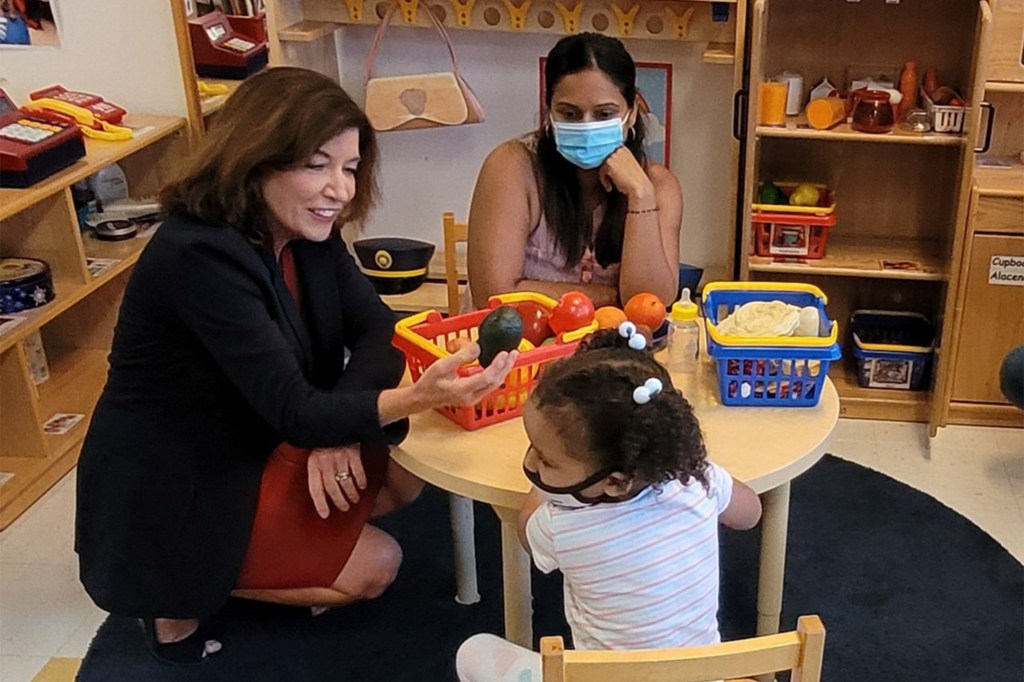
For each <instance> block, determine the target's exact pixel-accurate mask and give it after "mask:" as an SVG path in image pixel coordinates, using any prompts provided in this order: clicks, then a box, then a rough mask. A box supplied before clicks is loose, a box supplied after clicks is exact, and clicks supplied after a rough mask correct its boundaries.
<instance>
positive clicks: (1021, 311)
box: [953, 234, 1024, 403]
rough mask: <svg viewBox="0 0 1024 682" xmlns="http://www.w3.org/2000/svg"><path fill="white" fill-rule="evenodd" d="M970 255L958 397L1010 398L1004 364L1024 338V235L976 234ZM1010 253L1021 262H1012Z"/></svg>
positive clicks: (995, 400)
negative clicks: (1003, 383) (1002, 384)
mask: <svg viewBox="0 0 1024 682" xmlns="http://www.w3.org/2000/svg"><path fill="white" fill-rule="evenodd" d="M996 257H1001V261H1002V265H1000V264H999V263H998V262H996V260H995V259H996ZM969 258H970V266H969V268H970V269H969V270H968V273H967V291H966V296H965V298H964V310H963V317H962V323H961V324H960V329H959V330H958V331H959V333H960V335H961V336H960V346H959V348H958V349H957V357H956V365H955V370H954V371H955V373H956V374H955V376H954V378H953V400H958V401H964V402H981V403H1005V402H1006V399H1005V398H1003V394H1002V392H1001V391H1000V390H999V367H1000V365H1001V364H1002V362H1003V358H1004V357H1005V356H1006V354H1007V353H1008V352H1010V350H1011V349H1012V348H1015V347H1016V346H1019V345H1021V344H1024V281H1014V279H1013V278H1014V277H1015V276H1016V277H1022V278H1024V236H1004V235H989V234H978V235H975V236H974V238H973V239H972V240H971V249H970V255H969ZM1010 258H1013V259H1016V262H1017V263H1020V266H1019V267H1015V266H1014V264H1013V262H1009V263H1007V261H1008V259H1010ZM994 273H995V276H993V274H994Z"/></svg>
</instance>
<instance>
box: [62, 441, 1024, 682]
mask: <svg viewBox="0 0 1024 682" xmlns="http://www.w3.org/2000/svg"><path fill="white" fill-rule="evenodd" d="M446 499H447V496H446V495H445V494H444V493H442V492H441V491H438V490H436V489H429V488H428V490H426V491H425V492H424V494H423V496H422V497H421V498H420V499H419V500H418V501H417V502H416V503H415V504H414V505H412V506H410V507H409V508H407V509H405V510H402V511H401V512H399V513H397V514H395V515H394V516H392V517H390V518H388V519H386V521H385V523H382V524H381V525H382V526H385V527H386V529H387V530H388V531H389V532H391V533H393V534H394V535H395V536H396V537H397V538H398V540H399V542H400V543H401V544H402V547H403V548H404V550H405V564H404V565H403V567H402V570H401V572H400V574H399V577H398V579H397V580H396V582H395V584H394V585H393V586H392V587H391V589H390V590H389V591H388V592H387V593H386V594H385V595H384V596H383V597H382V598H381V599H379V600H377V601H375V602H372V603H366V604H360V605H358V606H354V607H351V608H347V609H341V610H336V611H332V612H329V613H327V614H326V615H323V616H320V617H318V618H315V619H311V618H308V617H305V616H304V615H303V613H304V612H300V611H298V610H290V609H284V608H278V607H268V606H263V605H255V604H251V603H245V602H237V601H233V602H232V603H230V604H229V605H228V607H227V608H226V609H225V610H224V612H223V613H222V614H221V617H220V619H219V623H218V626H219V627H220V628H221V633H222V637H221V639H222V641H223V643H224V651H223V652H221V653H220V654H217V655H216V656H214V657H213V658H211V659H209V660H208V661H206V662H204V663H201V664H198V665H195V666H190V667H182V668H176V667H173V666H168V665H164V664H161V663H159V662H157V661H156V660H154V659H152V658H151V657H150V656H149V655H148V653H147V652H146V650H145V647H144V643H143V639H142V631H141V629H140V628H139V626H138V623H137V621H135V620H133V619H129V618H122V617H115V616H112V617H110V618H108V619H107V621H106V622H105V623H104V624H103V625H102V626H101V627H100V630H99V632H98V633H97V634H96V637H95V639H94V640H93V642H92V645H91V647H90V649H89V653H88V655H87V656H86V658H85V661H84V663H83V665H82V668H81V672H80V673H79V677H78V679H79V680H82V681H83V682H99V681H101V680H132V681H135V680H147V681H149V680H153V681H154V682H160V681H164V680H168V681H169V680H218V681H220V680H247V681H248V680H275V681H276V680H335V681H341V682H345V681H351V682H376V681H381V682H384V681H386V682H449V681H451V680H454V679H455V675H454V654H455V650H456V649H457V647H458V645H459V643H460V642H462V641H463V640H464V639H465V638H466V637H468V636H469V635H471V634H474V633H477V632H494V633H500V632H501V629H502V605H501V583H500V576H501V557H500V540H499V530H498V523H497V519H496V518H495V516H494V514H493V513H492V512H491V511H490V510H489V509H488V508H486V507H484V506H482V505H478V506H477V553H478V559H479V566H480V583H481V585H480V588H481V593H482V595H483V600H482V601H481V603H479V604H476V605H474V606H469V607H465V606H459V605H457V604H456V603H455V602H454V601H453V598H452V597H453V590H454V588H453V585H454V577H453V574H452V560H451V554H452V550H451V541H450V533H449V530H448V514H447V507H446ZM791 505H792V508H791V513H790V531H789V551H788V565H787V571H786V591H785V602H784V613H783V619H782V620H783V628H785V629H792V628H793V627H795V623H796V618H797V616H799V615H801V614H805V613H817V614H819V615H820V616H821V618H822V620H823V621H824V622H825V627H826V629H827V631H828V634H827V639H826V647H825V671H824V678H823V679H824V680H826V682H846V681H849V682H863V681H865V680H871V681H872V682H880V681H884V682H916V681H918V680H929V681H930V682H945V681H948V682H954V681H955V682H969V681H971V680H978V681H979V682H980V681H982V680H984V681H985V682H997V681H998V682H1015V681H1020V680H1022V679H1024V586H1022V580H1024V568H1022V566H1021V565H1020V564H1019V563H1017V562H1016V561H1015V560H1014V559H1013V557H1012V556H1010V554H1009V553H1007V552H1006V550H1004V549H1003V548H1002V547H1000V546H999V545H998V544H997V543H996V542H995V541H994V540H993V539H992V538H990V537H989V536H988V535H986V534H985V533H984V532H982V531H981V530H979V529H978V528H977V527H975V526H974V525H973V524H972V523H970V522H969V521H967V520H966V519H965V518H963V517H962V516H960V515H959V514H957V513H955V512H953V511H952V510H950V509H948V508H946V507H945V506H943V505H942V504H941V503H939V502H937V501H936V500H934V499H932V498H931V497H929V496H927V495H925V494H923V493H920V492H918V491H916V490H914V489H912V488H909V487H908V486H905V485H903V484H902V483H899V482H897V481H894V480H892V479H890V478H888V477H886V476H884V475H882V474H879V473H876V472H873V471H871V470H869V469H865V468H863V467H860V466H858V465H856V464H852V463H849V462H845V461H843V460H840V459H838V458H835V457H832V456H826V457H825V458H824V459H823V460H822V461H821V462H820V463H819V464H818V465H817V466H815V467H814V468H813V469H812V470H811V471H809V472H808V473H807V474H805V475H803V476H801V477H800V478H799V479H797V480H796V481H794V483H793V490H792V500H791ZM722 547H723V553H722V614H721V621H722V631H723V635H724V636H725V638H727V639H732V638H737V637H744V636H749V635H751V634H752V633H753V628H754V623H755V611H754V607H755V594H756V576H757V556H758V534H757V532H756V531H755V532H749V533H735V532H724V533H723V535H722ZM533 589H534V600H535V610H536V614H535V618H534V631H535V633H536V634H537V636H538V637H539V636H540V635H542V634H545V635H546V634H561V635H563V636H566V637H568V634H569V633H568V629H567V627H566V625H565V620H564V618H563V616H562V599H561V581H560V579H559V578H558V577H557V575H556V576H542V575H540V574H535V575H534V584H533Z"/></svg>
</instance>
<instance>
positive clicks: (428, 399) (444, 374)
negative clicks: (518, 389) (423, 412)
mask: <svg viewBox="0 0 1024 682" xmlns="http://www.w3.org/2000/svg"><path fill="white" fill-rule="evenodd" d="M479 355H480V346H479V345H478V344H476V343H473V344H469V345H467V346H464V347H463V348H461V349H460V350H459V352H457V353H455V354H453V355H451V356H450V357H447V358H441V359H440V360H435V361H434V364H432V365H430V367H427V369H426V370H425V371H424V372H423V375H422V376H421V377H420V380H419V381H417V382H416V383H415V384H414V385H413V391H414V392H415V393H416V394H417V395H416V402H417V403H419V404H422V405H424V406H425V407H426V408H427V409H429V408H434V407H444V406H446V405H472V404H473V403H475V402H477V401H478V400H480V399H481V398H483V397H484V396H485V395H487V394H488V393H490V392H491V391H493V390H494V389H496V388H498V387H499V386H501V382H503V381H505V377H506V375H508V373H509V370H511V369H512V365H513V364H515V361H516V358H518V357H519V351H515V350H514V351H512V352H511V353H508V352H505V351H502V352H501V353H498V354H497V355H496V356H495V357H494V360H493V361H492V362H491V364H490V365H489V366H488V367H487V368H485V369H484V371H482V372H480V373H478V374H474V375H473V376H469V377H460V376H459V374H458V372H459V367H462V366H463V365H468V364H469V363H471V362H473V361H474V360H476V359H477V357H478V356H479Z"/></svg>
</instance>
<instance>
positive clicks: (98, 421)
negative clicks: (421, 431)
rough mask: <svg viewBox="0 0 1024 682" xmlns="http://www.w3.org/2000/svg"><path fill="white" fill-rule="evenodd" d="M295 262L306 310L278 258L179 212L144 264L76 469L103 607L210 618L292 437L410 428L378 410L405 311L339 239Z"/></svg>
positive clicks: (88, 572)
mask: <svg viewBox="0 0 1024 682" xmlns="http://www.w3.org/2000/svg"><path fill="white" fill-rule="evenodd" d="M293 252H294V255H295V263H296V269H297V271H298V275H299V281H300V286H301V287H302V292H303V296H302V298H303V304H304V305H303V307H304V310H303V311H302V312H301V313H300V311H299V310H298V306H297V305H296V304H295V302H294V300H293V299H292V297H291V295H290V294H289V293H288V290H287V289H286V288H285V285H284V281H283V279H282V277H281V272H280V269H279V267H278V265H277V264H276V262H275V260H274V258H273V255H272V253H271V252H270V250H269V249H261V248H258V247H255V246H253V245H252V244H250V243H248V242H247V241H246V240H245V239H244V238H243V237H242V235H241V234H240V233H239V232H238V231H236V230H234V229H231V228H228V227H212V226H209V225H205V224H202V223H199V222H196V221H194V220H191V219H188V218H184V217H180V216H174V217H171V218H169V219H168V220H167V221H166V222H165V223H164V224H163V226H162V227H161V228H160V229H159V230H158V231H157V233H156V235H155V236H154V237H153V239H152V241H151V242H150V244H149V245H148V246H147V247H146V249H145V250H144V251H143V253H142V255H141V257H140V258H139V262H138V264H137V265H136V266H135V269H134V271H133V272H132V275H131V279H130V280H129V282H128V286H127V289H126V291H125V296H124V301H123V302H122V304H121V310H120V314H119V317H118V321H117V326H116V329H115V332H114V341H113V347H112V350H111V353H110V372H109V375H108V377H107V385H106V387H105V388H104V391H103V394H102V396H101V397H100V400H99V403H98V404H97V406H96V410H95V412H94V414H93V418H92V422H91V424H90V426H89V432H88V434H87V435H86V438H85V443H84V445H83V447H82V453H81V459H80V462H79V471H78V499H77V516H76V523H75V549H76V551H77V552H78V553H79V562H80V563H79V566H80V571H81V579H82V582H83V584H84V585H85V588H86V591H87V592H88V593H89V595H90V596H91V597H92V598H93V600H94V601H95V602H96V604H97V605H99V606H100V607H102V608H103V609H106V610H107V611H110V612H112V613H118V614H123V615H130V616H139V617H168V618H191V617H197V616H204V615H208V614H210V613H213V612H215V611H216V610H217V609H218V608H220V606H221V605H222V604H223V603H224V601H225V600H226V599H227V597H228V594H229V592H230V591H231V589H232V588H233V587H234V585H235V580H236V578H237V575H238V571H239V568H240V567H241V564H242V560H243V558H244V556H245V552H246V549H247V546H248V543H249V535H250V533H251V529H252V520H253V516H254V513H255V508H256V499H257V495H258V492H259V484H260V477H261V474H262V471H263V465H264V462H265V461H266V459H267V456H268V455H269V454H270V452H271V451H272V450H273V449H274V448H275V447H276V446H277V445H278V444H279V443H281V442H282V441H286V442H289V443H291V444H293V445H296V446H299V447H309V448H312V447H329V446H337V445H344V444H349V443H373V442H376V443H380V442H384V441H390V442H392V443H394V442H398V441H399V440H400V439H401V438H402V437H403V436H404V434H405V432H406V430H407V429H408V422H407V421H403V422H400V423H398V424H395V425H392V426H391V427H388V428H387V429H382V428H381V427H380V425H379V424H380V422H379V417H378V414H377V397H378V395H379V393H380V391H381V390H382V389H384V388H390V387H394V386H396V385H397V384H398V382H399V381H400V379H401V377H402V372H403V369H404V363H403V359H402V356H401V354H400V353H399V352H398V351H397V350H396V349H395V348H394V347H393V346H392V345H391V336H392V332H393V328H394V315H393V314H392V312H391V311H390V310H389V309H388V308H387V307H386V306H384V304H383V303H382V302H381V300H380V298H379V297H378V296H377V294H376V292H375V291H374V289H373V287H372V286H371V284H370V283H369V282H368V281H367V280H366V278H365V277H364V276H363V275H362V273H360V272H359V270H358V268H357V267H356V265H355V263H354V262H353V260H352V257H351V256H350V255H349V253H348V251H347V250H346V248H345V245H344V243H343V242H342V241H341V239H340V238H339V237H337V236H332V237H331V238H330V239H329V240H327V241H326V242H323V243H313V242H308V241H299V242H296V243H294V244H293ZM346 350H348V351H349V353H350V358H349V362H348V365H347V366H346V365H345V351H346ZM282 560H287V558H285V557H282Z"/></svg>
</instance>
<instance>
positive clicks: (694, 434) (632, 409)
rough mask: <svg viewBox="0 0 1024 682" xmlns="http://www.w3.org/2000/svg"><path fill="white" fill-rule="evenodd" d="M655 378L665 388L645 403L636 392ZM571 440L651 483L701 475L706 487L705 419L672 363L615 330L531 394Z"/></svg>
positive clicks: (549, 370) (549, 372) (552, 371)
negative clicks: (671, 370)
mask: <svg viewBox="0 0 1024 682" xmlns="http://www.w3.org/2000/svg"><path fill="white" fill-rule="evenodd" d="M651 377H656V378H658V379H660V380H661V383H662V386H663V388H662V390H661V392H660V393H658V394H657V395H656V396H654V397H653V398H651V400H650V402H648V403H645V404H643V405H638V404H637V403H636V402H634V400H633V390H634V389H635V388H636V387H637V386H642V385H643V384H644V382H645V381H647V380H648V379H650V378H651ZM530 399H531V400H533V401H534V404H535V406H536V407H537V408H538V409H541V410H543V411H544V413H545V415H546V416H548V418H549V419H550V421H551V422H552V423H553V424H555V425H556V428H558V429H559V432H560V433H561V434H562V436H563V437H564V438H565V439H566V440H567V441H570V442H571V441H572V440H575V439H577V438H579V437H580V434H579V432H578V427H579V425H581V424H582V426H583V434H582V437H583V438H584V439H585V440H586V446H587V449H588V450H589V452H591V453H592V454H593V455H594V456H595V457H596V458H597V460H598V462H597V464H598V468H601V469H603V468H605V467H614V468H615V469H616V470H618V471H621V472H623V473H625V474H626V475H628V476H631V477H632V478H633V479H634V480H635V481H637V482H638V483H639V484H640V485H642V486H644V487H646V486H648V485H653V484H657V483H663V482H666V481H670V480H673V479H678V480H680V481H682V482H683V483H687V482H689V480H690V479H691V478H692V479H695V480H697V481H700V483H701V484H702V485H704V486H705V487H707V485H708V482H707V476H706V472H707V467H708V461H707V450H706V448H705V446H704V437H703V435H702V434H701V430H700V422H699V421H698V419H697V417H696V416H695V415H694V414H693V408H692V407H691V406H690V403H689V402H688V401H687V400H686V398H684V397H683V394H682V393H681V392H680V391H679V390H678V389H677V388H675V387H674V386H673V385H672V380H671V378H670V377H669V374H668V372H667V371H665V368H664V367H662V366H661V365H660V364H658V362H657V361H655V360H654V358H653V357H652V356H651V354H650V353H647V352H644V351H636V350H633V349H631V348H629V347H628V346H627V345H626V339H624V338H622V337H621V336H620V335H619V333H618V331H617V330H615V329H608V330H603V331H599V332H596V333H594V334H592V335H591V336H590V337H588V338H587V339H585V340H584V342H583V343H581V344H580V347H579V348H578V349H577V351H576V353H575V354H574V355H572V356H571V357H569V358H566V359H565V360H562V361H559V362H556V363H553V364H551V365H549V366H548V367H546V368H545V370H544V372H543V373H542V374H541V376H540V380H539V383H538V384H537V387H536V389H535V390H534V391H533V394H532V395H531V398H530Z"/></svg>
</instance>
